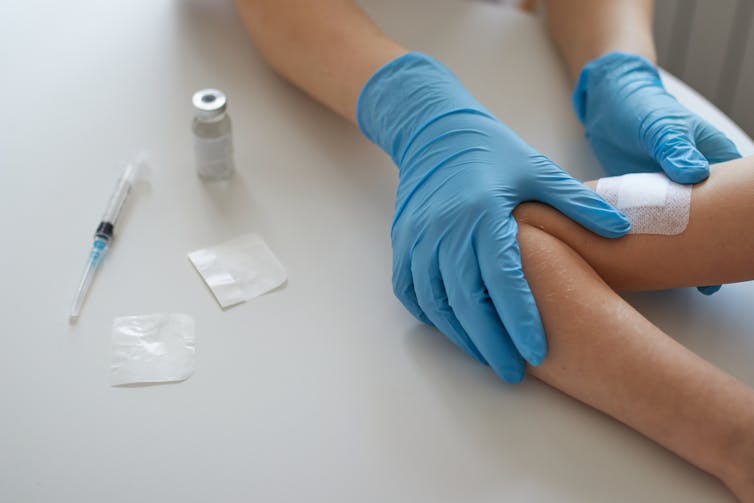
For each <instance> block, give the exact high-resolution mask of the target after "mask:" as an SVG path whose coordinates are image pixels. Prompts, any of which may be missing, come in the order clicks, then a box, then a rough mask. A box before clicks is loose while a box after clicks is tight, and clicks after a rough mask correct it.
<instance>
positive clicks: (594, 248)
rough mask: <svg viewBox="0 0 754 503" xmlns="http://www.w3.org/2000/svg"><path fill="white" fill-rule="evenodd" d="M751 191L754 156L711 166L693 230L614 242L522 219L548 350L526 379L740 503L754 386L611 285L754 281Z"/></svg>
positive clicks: (750, 443)
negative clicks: (679, 461)
mask: <svg viewBox="0 0 754 503" xmlns="http://www.w3.org/2000/svg"><path fill="white" fill-rule="evenodd" d="M588 184H589V185H592V186H594V185H596V184H595V183H593V182H589V183H588ZM752 191H754V158H746V159H740V160H736V161H731V162H728V163H724V164H721V165H717V166H714V167H713V170H712V175H711V177H710V179H709V180H707V181H706V182H704V183H702V184H699V185H698V186H696V187H695V188H694V189H693V193H692V205H691V217H690V221H689V226H688V227H687V229H686V231H684V232H683V233H682V234H680V235H677V236H657V235H641V234H632V235H628V236H626V237H623V238H620V239H617V240H608V239H603V238H600V237H598V236H595V235H594V234H592V233H590V232H588V231H586V230H585V229H583V228H582V227H580V226H579V225H578V224H575V223H573V222H572V221H571V220H569V219H568V218H566V217H564V216H563V215H562V214H560V213H559V212H557V211H556V210H554V209H552V208H550V207H548V206H545V205H541V204H538V203H526V204H523V205H520V206H519V207H518V208H517V209H516V211H515V212H514V215H515V216H516V219H517V221H518V222H519V224H520V228H519V236H518V239H519V243H520V245H521V255H522V260H523V265H524V273H525V274H526V277H527V279H528V281H529V284H530V285H531V288H532V291H533V293H534V297H535V299H536V301H537V306H538V308H539V310H540V313H541V315H542V320H543V323H544V326H545V331H546V333H547V337H548V344H549V350H548V357H547V358H546V359H545V361H544V362H543V363H542V364H541V365H540V366H539V367H536V368H535V367H530V368H529V372H530V373H531V374H532V375H534V376H536V377H537V378H539V379H541V380H543V381H544V382H546V383H548V384H550V385H551V386H553V387H555V388H558V389H560V390H561V391H563V392H565V393H567V394H568V395H571V396H572V397H574V398H576V399H578V400H581V401H583V402H585V403H587V404H589V405H591V406H593V407H595V408H597V409H599V410H601V411H603V412H605V413H607V414H609V415H611V416H613V417H615V418H616V419H618V420H620V421H622V422H623V423H625V424H627V425H628V426H630V427H632V428H634V429H636V430H637V431H639V432H641V433H643V434H644V435H646V436H648V437H649V438H651V439H653V440H655V441H656V442H658V443H659V444H661V445H663V446H665V447H667V448H668V449H670V450H672V451H673V452H675V453H676V454H678V455H679V456H681V457H683V458H684V459H686V460H688V461H689V462H691V463H693V464H695V465H696V466H698V467H700V468H702V469H703V470H706V471H708V472H710V473H712V474H713V475H715V476H717V477H718V478H720V479H721V480H722V481H723V482H725V483H726V484H727V485H728V487H729V488H730V489H731V490H732V491H733V492H734V493H735V494H736V495H737V496H738V497H739V498H740V499H741V500H742V501H754V391H752V389H751V388H749V387H748V386H746V385H744V384H743V383H741V382H739V381H737V380H736V379H734V378H733V377H731V376H729V375H727V374H725V373H724V372H722V371H720V370H719V369H717V368H715V367H714V366H712V365H711V364H709V363H707V362H705V361H704V360H702V359H701V358H699V357H698V356H696V355H695V354H693V353H691V352H690V351H688V350H687V349H685V348H684V347H683V346H681V345H680V344H678V343H677V342H675V341H674V340H673V339H671V338H670V337H668V336H667V335H666V334H664V333H663V332H662V331H661V330H660V329H658V328H657V327H655V326H654V325H652V324H651V323H650V322H649V321H648V320H646V319H645V318H644V317H643V316H642V315H641V314H639V313H638V312H636V311H635V310H634V309H633V308H632V307H631V306H629V305H628V304H627V303H626V302H625V301H623V300H622V299H621V298H620V297H619V296H618V295H617V294H616V293H615V291H614V289H618V290H627V289H630V290H651V289H656V288H670V287H681V286H693V285H696V284H697V283H699V282H702V283H704V282H710V283H714V282H732V281H745V280H750V279H753V278H754V263H752V260H751V256H752V255H751V251H752V249H753V248H754V236H752V235H751V233H749V232H747V229H748V227H749V224H748V222H749V221H750V219H751V217H752V216H754V202H753V201H752V197H751V195H752ZM721 212H722V213H721ZM724 214H727V218H726V217H723V216H721V215H724ZM723 244H724V245H723Z"/></svg>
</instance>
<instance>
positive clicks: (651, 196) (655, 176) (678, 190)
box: [597, 173, 691, 236]
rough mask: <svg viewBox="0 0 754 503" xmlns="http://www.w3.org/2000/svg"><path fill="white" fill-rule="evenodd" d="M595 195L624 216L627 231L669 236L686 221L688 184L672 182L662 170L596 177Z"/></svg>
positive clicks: (684, 225) (686, 222) (683, 225)
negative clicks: (628, 225)
mask: <svg viewBox="0 0 754 503" xmlns="http://www.w3.org/2000/svg"><path fill="white" fill-rule="evenodd" d="M597 194H599V195H600V196H602V197H603V198H604V199H605V201H607V202H608V203H610V204H612V205H613V206H615V207H616V208H617V209H618V210H619V211H620V212H621V213H623V214H624V215H626V218H628V220H629V221H630V222H631V231H630V232H629V234H665V235H668V236H673V235H676V234H680V233H682V232H683V231H684V230H686V226H688V224H689V212H690V211H691V185H682V184H680V183H675V182H673V181H672V180H670V179H669V178H668V177H667V176H665V174H663V173H631V174H628V175H623V176H612V177H609V178H600V179H599V180H598V181H597Z"/></svg>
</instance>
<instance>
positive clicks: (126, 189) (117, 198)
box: [102, 164, 136, 226]
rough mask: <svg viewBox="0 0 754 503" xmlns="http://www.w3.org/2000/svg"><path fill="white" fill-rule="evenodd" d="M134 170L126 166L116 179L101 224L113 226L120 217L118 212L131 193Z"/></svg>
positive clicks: (131, 165)
mask: <svg viewBox="0 0 754 503" xmlns="http://www.w3.org/2000/svg"><path fill="white" fill-rule="evenodd" d="M135 169H136V168H135V167H134V165H133V164H128V165H127V166H126V169H125V170H123V174H122V175H121V176H120V178H118V181H117V183H116V184H115V190H113V194H112V196H110V201H108V203H107V208H106V209H105V214H104V215H103V216H102V221H103V222H110V223H111V224H113V226H114V225H115V222H116V221H117V220H118V217H119V216H120V211H121V210H122V209H123V203H125V202H126V199H127V198H128V194H129V193H130V192H131V185H132V184H133V180H134V171H135Z"/></svg>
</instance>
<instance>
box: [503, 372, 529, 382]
mask: <svg viewBox="0 0 754 503" xmlns="http://www.w3.org/2000/svg"><path fill="white" fill-rule="evenodd" d="M502 378H503V380H504V381H505V382H507V383H508V384H518V383H520V382H521V381H522V380H523V379H524V370H523V369H520V370H506V371H505V372H503V375H502Z"/></svg>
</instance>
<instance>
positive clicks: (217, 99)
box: [191, 89, 228, 119]
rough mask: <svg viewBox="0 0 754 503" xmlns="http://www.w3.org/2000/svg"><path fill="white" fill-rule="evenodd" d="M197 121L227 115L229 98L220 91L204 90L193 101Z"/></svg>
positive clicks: (198, 92)
mask: <svg viewBox="0 0 754 503" xmlns="http://www.w3.org/2000/svg"><path fill="white" fill-rule="evenodd" d="M191 102H192V103H193V105H194V116H195V117H196V118H197V119H214V118H216V117H219V116H221V115H222V114H224V113H225V107H226V105H227V102H228V100H227V98H226V97H225V93H223V92H222V91H220V90H219V89H202V90H201V91H197V92H195V93H194V97H193V98H192V99H191Z"/></svg>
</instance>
